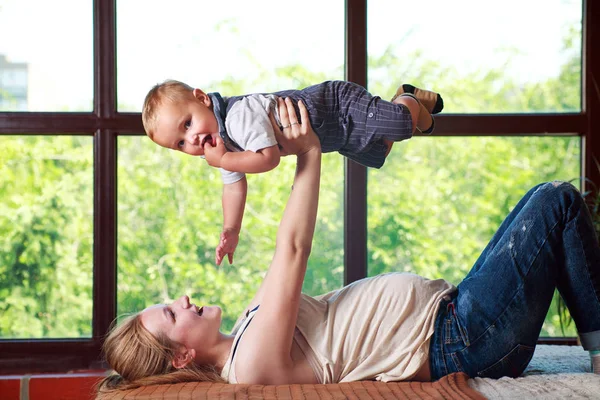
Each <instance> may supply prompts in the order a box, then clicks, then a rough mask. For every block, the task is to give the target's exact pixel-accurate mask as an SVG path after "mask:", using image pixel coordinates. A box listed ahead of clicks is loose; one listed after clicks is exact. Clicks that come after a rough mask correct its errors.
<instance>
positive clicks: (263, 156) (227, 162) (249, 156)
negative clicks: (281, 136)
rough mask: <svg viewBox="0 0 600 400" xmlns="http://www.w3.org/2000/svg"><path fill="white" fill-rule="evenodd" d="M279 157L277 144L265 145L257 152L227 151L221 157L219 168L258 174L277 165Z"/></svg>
mask: <svg viewBox="0 0 600 400" xmlns="http://www.w3.org/2000/svg"><path fill="white" fill-rule="evenodd" d="M280 157H281V154H280V153H279V147H278V146H277V145H274V146H270V147H265V148H264V149H262V150H259V151H257V152H253V151H228V152H227V153H225V154H224V155H223V158H221V168H224V169H226V170H227V171H232V172H245V173H247V174H258V173H261V172H267V171H270V170H272V169H273V168H275V167H277V166H278V165H279V159H280Z"/></svg>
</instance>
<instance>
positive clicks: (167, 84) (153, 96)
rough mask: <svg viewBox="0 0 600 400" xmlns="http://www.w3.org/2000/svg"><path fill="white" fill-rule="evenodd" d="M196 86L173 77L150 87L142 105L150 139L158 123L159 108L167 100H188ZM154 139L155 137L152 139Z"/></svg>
mask: <svg viewBox="0 0 600 400" xmlns="http://www.w3.org/2000/svg"><path fill="white" fill-rule="evenodd" d="M193 91H194V88H193V87H191V86H190V85H188V84H185V83H183V82H179V81H176V80H173V79H169V80H166V81H164V82H162V83H158V84H156V85H154V86H153V87H152V89H150V91H149V92H148V94H147V95H146V98H145V99H144V105H143V106H142V124H143V125H144V130H145V131H146V135H148V137H149V138H150V139H152V137H153V136H154V131H155V129H156V125H157V123H158V110H159V109H160V106H161V105H163V104H164V103H165V102H167V101H170V102H173V103H177V102H182V101H187V100H189V99H190V96H192V95H193V93H192V92H193ZM152 140H154V139H152Z"/></svg>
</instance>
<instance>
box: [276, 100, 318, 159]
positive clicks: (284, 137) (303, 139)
mask: <svg viewBox="0 0 600 400" xmlns="http://www.w3.org/2000/svg"><path fill="white" fill-rule="evenodd" d="M277 106H278V108H279V118H280V120H281V124H282V125H283V129H279V126H278V125H277V122H275V118H274V117H273V116H272V115H271V124H272V125H273V129H274V131H275V137H276V138H277V142H278V143H279V145H280V146H281V155H284V156H286V155H290V154H295V155H297V156H299V155H302V154H304V153H306V152H308V151H309V150H311V149H312V148H315V147H319V148H320V147H321V143H320V142H319V138H318V137H317V135H316V133H315V132H314V131H313V129H312V126H311V125H310V119H309V118H308V111H307V110H306V106H305V105H304V103H303V102H302V100H299V101H298V108H299V109H300V119H301V121H302V122H300V121H299V120H298V116H297V115H296V110H295V109H294V104H293V103H292V100H291V99H289V98H286V99H285V101H284V100H283V99H281V98H278V99H277Z"/></svg>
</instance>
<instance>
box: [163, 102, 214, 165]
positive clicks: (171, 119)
mask: <svg viewBox="0 0 600 400" xmlns="http://www.w3.org/2000/svg"><path fill="white" fill-rule="evenodd" d="M204 96H205V97H202V98H200V99H199V98H196V97H193V98H191V100H190V101H185V102H178V103H171V102H167V103H165V104H163V105H162V106H161V107H160V109H159V111H158V123H157V126H156V131H155V132H154V136H153V140H154V142H155V143H157V144H158V145H160V146H162V147H166V148H168V149H173V150H178V151H182V152H184V153H186V154H190V155H192V156H203V155H204V145H205V144H207V143H210V144H211V145H212V146H215V145H216V138H217V137H218V136H219V124H218V122H217V119H216V118H215V115H214V114H213V111H212V110H211V109H210V98H209V97H208V96H206V95H204Z"/></svg>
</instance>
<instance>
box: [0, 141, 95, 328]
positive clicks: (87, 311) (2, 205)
mask: <svg viewBox="0 0 600 400" xmlns="http://www.w3.org/2000/svg"><path fill="white" fill-rule="evenodd" d="M0 146H1V147H2V152H1V153H0V177H1V178H0V257H1V259H0V338H3V339H9V338H21V339H29V338H31V339H34V338H61V337H63V338H80V337H91V334H92V262H93V260H92V245H93V180H94V175H93V169H92V168H93V139H92V137H91V136H89V137H88V136H71V137H68V136H60V137H59V136H55V137H48V136H0Z"/></svg>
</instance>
